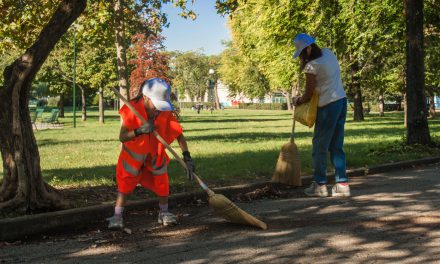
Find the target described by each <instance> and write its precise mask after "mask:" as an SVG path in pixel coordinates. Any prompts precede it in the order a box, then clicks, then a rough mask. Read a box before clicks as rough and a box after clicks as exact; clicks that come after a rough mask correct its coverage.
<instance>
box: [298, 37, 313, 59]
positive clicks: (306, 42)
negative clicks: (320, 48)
mask: <svg viewBox="0 0 440 264" xmlns="http://www.w3.org/2000/svg"><path fill="white" fill-rule="evenodd" d="M313 43H315V39H314V38H312V37H311V36H309V35H307V34H305V33H299V34H298V35H296V37H295V38H294V39H293V45H295V53H294V54H293V57H294V58H297V57H298V56H299V54H300V53H301V51H302V50H303V49H304V48H305V47H308V46H310V45H312V44H313Z"/></svg>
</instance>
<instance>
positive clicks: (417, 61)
mask: <svg viewBox="0 0 440 264" xmlns="http://www.w3.org/2000/svg"><path fill="white" fill-rule="evenodd" d="M405 16H406V101H407V102H406V105H407V108H408V109H407V131H406V140H407V142H406V143H407V144H409V145H412V144H422V145H427V144H430V143H431V137H430V134H429V127H428V119H427V116H428V114H427V107H426V99H425V98H426V97H425V93H424V89H425V68H424V54H423V0H405Z"/></svg>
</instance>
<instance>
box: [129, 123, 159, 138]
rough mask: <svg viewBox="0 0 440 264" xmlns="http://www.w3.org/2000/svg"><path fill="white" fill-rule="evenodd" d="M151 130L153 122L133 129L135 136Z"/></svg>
mask: <svg viewBox="0 0 440 264" xmlns="http://www.w3.org/2000/svg"><path fill="white" fill-rule="evenodd" d="M153 130H154V124H153V122H148V123H146V124H143V125H142V126H140V127H138V128H136V129H135V130H134V134H135V135H136V136H139V135H142V134H148V133H151V132H153Z"/></svg>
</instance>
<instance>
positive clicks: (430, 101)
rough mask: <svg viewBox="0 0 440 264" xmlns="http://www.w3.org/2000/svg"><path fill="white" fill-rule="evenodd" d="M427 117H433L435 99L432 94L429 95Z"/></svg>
mask: <svg viewBox="0 0 440 264" xmlns="http://www.w3.org/2000/svg"><path fill="white" fill-rule="evenodd" d="M429 117H430V118H435V101H434V95H431V96H429Z"/></svg>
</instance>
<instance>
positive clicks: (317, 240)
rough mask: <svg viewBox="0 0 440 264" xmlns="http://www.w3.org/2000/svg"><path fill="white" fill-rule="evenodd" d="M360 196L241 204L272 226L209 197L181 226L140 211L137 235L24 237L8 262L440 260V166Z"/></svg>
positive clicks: (371, 182)
mask: <svg viewBox="0 0 440 264" xmlns="http://www.w3.org/2000/svg"><path fill="white" fill-rule="evenodd" d="M352 192H353V197H351V198H349V199H341V198H337V199H336V198H325V199H319V198H307V197H304V196H302V195H297V192H295V193H293V194H292V197H291V198H285V199H262V200H257V201H253V202H252V203H240V204H239V205H240V207H241V208H243V209H245V210H247V211H248V212H250V213H253V214H254V215H258V216H259V217H260V218H262V219H264V220H265V221H266V222H267V223H268V224H269V229H268V230H267V231H260V230H257V229H254V228H251V227H244V226H238V225H234V224H229V223H226V222H224V221H223V220H222V219H220V218H217V217H215V216H213V215H212V213H211V211H210V209H209V208H208V207H207V206H206V205H205V204H200V205H199V206H194V207H191V208H174V210H173V211H174V212H175V213H178V214H179V215H180V216H181V224H180V225H179V226H176V227H168V228H165V227H160V226H158V225H157V224H156V223H155V221H156V213H155V212H130V213H129V215H128V216H127V217H126V219H127V223H126V224H127V226H128V227H129V228H130V229H131V231H132V234H128V233H123V232H112V231H108V230H106V229H105V224H104V223H103V224H102V225H100V226H98V227H93V228H91V229H90V230H87V231H82V232H80V233H76V232H73V231H72V232H70V233H68V234H64V235H55V236H51V237H45V238H41V239H34V240H33V241H27V242H20V243H17V244H5V243H3V244H1V247H0V263H2V262H4V263H22V262H29V263H338V262H339V263H397V262H398V263H401V264H403V263H440V210H439V209H440V165H439V164H436V165H432V166H428V167H424V168H419V169H413V170H406V171H398V172H393V173H386V174H377V175H372V176H368V177H367V178H358V179H355V180H354V181H353V182H352Z"/></svg>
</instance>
